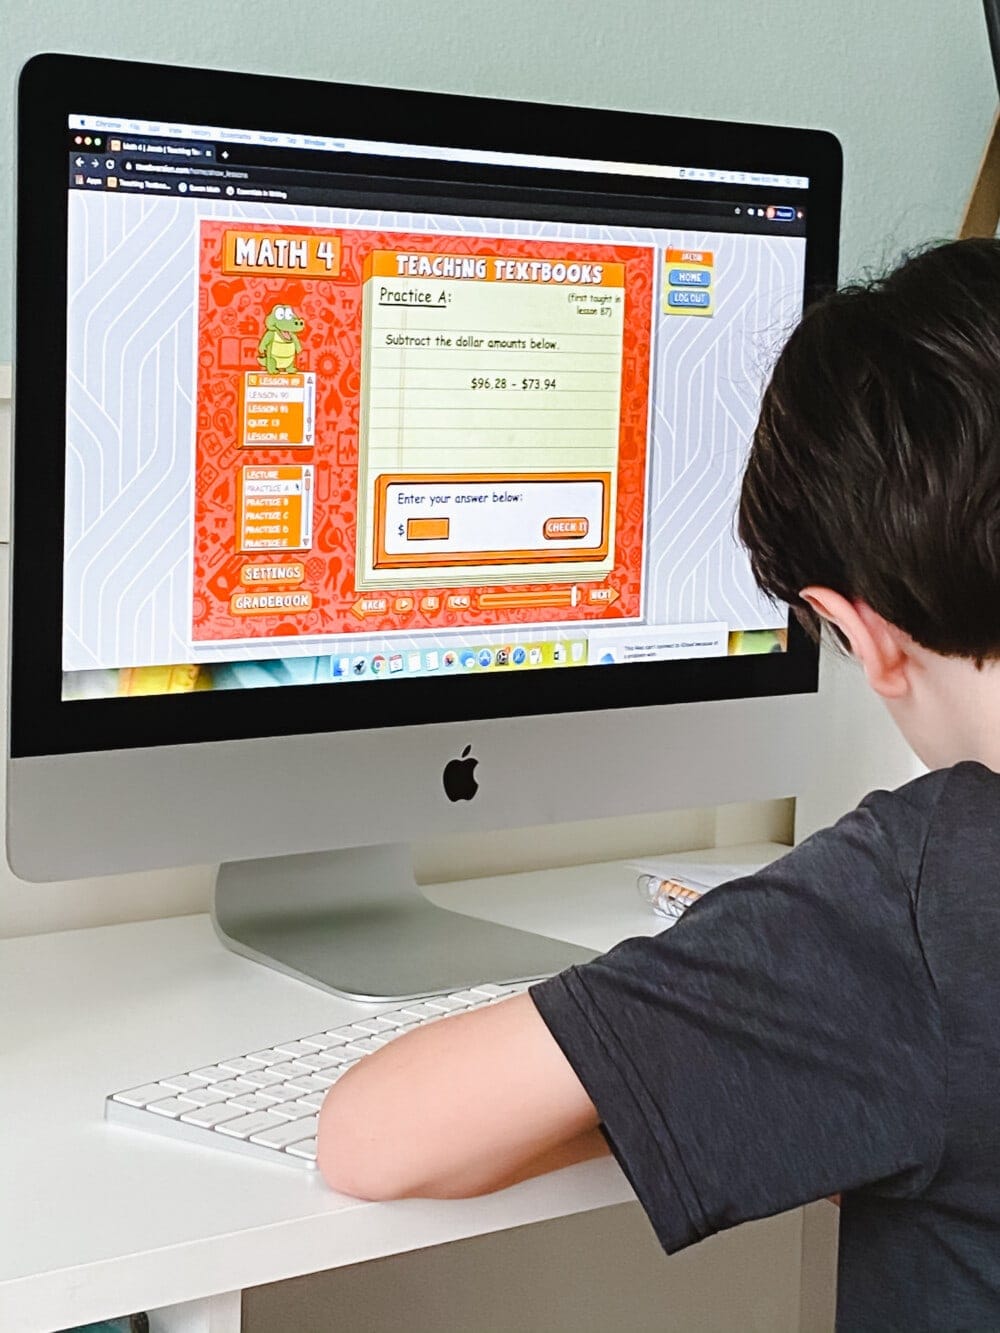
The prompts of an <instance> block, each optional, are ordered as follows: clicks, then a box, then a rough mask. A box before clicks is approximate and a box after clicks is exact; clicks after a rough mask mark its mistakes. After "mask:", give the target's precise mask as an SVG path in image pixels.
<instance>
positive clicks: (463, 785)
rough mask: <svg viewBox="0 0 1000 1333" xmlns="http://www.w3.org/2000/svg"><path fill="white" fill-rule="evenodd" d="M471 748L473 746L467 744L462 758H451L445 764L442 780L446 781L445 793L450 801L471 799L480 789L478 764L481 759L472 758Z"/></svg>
mask: <svg viewBox="0 0 1000 1333" xmlns="http://www.w3.org/2000/svg"><path fill="white" fill-rule="evenodd" d="M471 750H472V746H471V745H467V746H466V747H465V749H464V750H463V751H462V757H461V758H460V759H449V761H448V763H446V764H445V766H444V772H443V773H442V774H441V781H442V782H443V783H444V794H445V795H446V796H447V797H448V800H449V801H471V800H472V798H473V796H475V794H476V792H477V791H478V790H479V783H478V782H477V781H476V765H477V764H478V763H479V760H478V759H473V758H472V756H471V753H470V752H471Z"/></svg>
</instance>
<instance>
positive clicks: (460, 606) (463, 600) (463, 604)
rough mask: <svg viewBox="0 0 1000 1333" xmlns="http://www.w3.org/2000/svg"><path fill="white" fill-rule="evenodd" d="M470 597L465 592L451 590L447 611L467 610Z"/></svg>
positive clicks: (470, 602)
mask: <svg viewBox="0 0 1000 1333" xmlns="http://www.w3.org/2000/svg"><path fill="white" fill-rule="evenodd" d="M471 605H472V598H471V597H470V596H469V594H468V593H467V592H453V593H452V594H451V595H450V596H449V598H448V610H449V611H468V609H469V607H470V606H471Z"/></svg>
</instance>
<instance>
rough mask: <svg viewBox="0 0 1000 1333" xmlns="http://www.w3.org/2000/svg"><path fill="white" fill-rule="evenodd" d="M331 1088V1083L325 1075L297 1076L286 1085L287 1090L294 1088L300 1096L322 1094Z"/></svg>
mask: <svg viewBox="0 0 1000 1333" xmlns="http://www.w3.org/2000/svg"><path fill="white" fill-rule="evenodd" d="M329 1086H330V1083H329V1082H328V1081H327V1077H326V1076H324V1075H323V1074H297V1075H296V1076H295V1078H290V1079H289V1080H288V1082H287V1083H286V1084H285V1087H286V1088H294V1089H295V1090H296V1092H297V1093H298V1094H299V1095H301V1094H302V1093H303V1092H322V1091H323V1090H324V1089H325V1088H328V1087H329Z"/></svg>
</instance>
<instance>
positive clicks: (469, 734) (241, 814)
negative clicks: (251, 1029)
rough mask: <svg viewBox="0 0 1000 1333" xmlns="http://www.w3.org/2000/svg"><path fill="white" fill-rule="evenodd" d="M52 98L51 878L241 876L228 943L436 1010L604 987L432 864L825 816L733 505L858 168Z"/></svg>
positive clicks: (772, 138)
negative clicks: (726, 821)
mask: <svg viewBox="0 0 1000 1333" xmlns="http://www.w3.org/2000/svg"><path fill="white" fill-rule="evenodd" d="M18 115H19V121H18V182H17V194H18V203H17V291H16V324H17V333H16V366H15V393H14V408H15V451H14V538H13V541H14V548H13V560H12V569H13V574H12V628H11V673H10V727H9V763H8V830H7V831H8V854H9V859H10V862H11V865H12V867H13V869H14V870H15V871H16V872H17V873H18V874H19V875H20V876H21V877H23V878H25V879H28V880H36V881H37V880H51V879H57V878H66V877H80V876H92V875H100V874H110V873H113V872H116V871H125V870H133V869H142V868H153V867H165V866H173V865H180V864H194V863H204V862H210V863H215V862H220V863H222V868H221V871H220V874H219V879H218V883H217V888H216V895H215V904H214V916H215V922H216V926H217V929H218V931H219V934H220V936H221V937H222V938H223V939H224V940H225V941H226V943H227V944H228V945H229V946H230V947H231V948H233V949H235V950H237V951H239V952H241V953H243V954H246V955H248V956H250V957H254V958H257V959H259V960H261V961H262V962H266V963H269V964H270V965H272V966H275V967H278V968H281V969H283V970H285V971H287V972H290V973H292V974H294V975H296V976H299V977H302V978H304V979H307V980H309V981H312V982H314V983H316V984H318V985H321V986H324V987H327V988H329V989H330V990H333V991H336V992H338V993H341V994H348V995H353V996H360V997H366V998H384V997H389V996H396V997H413V996H418V995H422V994H431V993H437V992H442V991H445V990H448V989H449V988H455V987H459V986H462V985H468V984H470V983H474V982H477V981H483V980H488V979H494V980H512V979H519V980H523V979H526V978H532V977H537V976H541V975H544V974H546V973H548V972H551V971H554V970H556V969H558V968H560V967H562V966H564V965H567V964H570V963H572V962H573V961H575V960H577V959H579V958H582V957H585V956H587V954H586V952H585V951H584V950H581V949H576V948H573V947H571V946H569V945H566V944H563V943H562V942H559V941H554V940H546V939H543V938H540V937H536V936H534V935H531V934H530V933H528V932H518V931H513V930H508V929H506V928H504V927H500V926H497V925H493V924H491V923H487V922H483V921H479V920H476V919H473V918H472V917H470V916H463V915H460V914H458V913H452V912H446V911H443V910H441V909H439V908H436V907H434V906H432V905H431V904H430V903H429V902H427V900H426V899H425V898H424V897H423V896H422V895H421V894H420V893H419V891H418V889H417V887H416V885H415V882H414V878H413V874H412V869H411V866H410V860H409V851H408V847H409V845H410V844H411V843H412V842H413V841H414V840H417V839H426V838H428V837H431V836H434V837H440V836H443V835H447V834H450V833H460V832H463V833H468V832H473V831H476V830H487V829H502V828H508V827H523V826H531V825H541V824H545V823H549V822H553V821H560V822H563V821H573V820H584V819H592V818H598V817H609V816H614V815H621V814H626V813H637V812H643V811H655V810H665V809H668V808H671V807H682V806H688V807H690V806H697V805H708V804H711V805H717V804H721V803H724V802H728V801H737V800H748V799H764V798H770V797H778V796H787V795H793V794H795V792H796V791H798V790H800V789H801V786H802V784H803V781H804V777H805V774H806V772H807V765H808V760H809V754H810V744H811V735H812V724H813V721H814V713H815V709H816V699H815V690H816V682H817V651H816V648H815V645H814V644H812V643H811V642H810V641H808V639H807V638H806V636H805V635H804V633H803V632H802V631H801V629H800V628H799V626H798V625H797V623H796V622H795V621H794V619H790V618H789V614H788V609H787V608H786V607H782V606H774V605H772V604H770V603H768V602H767V601H765V600H764V599H763V598H762V597H761V596H760V595H759V594H758V592H757V590H756V588H755V586H754V582H753V579H752V577H751V573H750V569H749V565H748V562H747V559H746V557H745V555H744V553H743V552H742V550H741V548H740V546H739V544H738V542H737V540H736V537H735V533H734V515H735V507H736V502H737V498H738V494H739V485H740V476H741V471H742V466H743V462H744V459H745V456H746V451H747V447H748V443H749V439H750V436H751V432H752V429H753V425H754V420H755V413H756V408H757V404H758V401H759V396H760V392H761V389H762V385H763V381H764V378H765V376H766V374H767V371H768V367H769V365H770V363H771V361H772V359H773V357H774V355H775V353H776V352H777V350H778V348H779V347H780V345H781V342H782V340H783V339H784V338H785V337H786V336H787V334H788V332H789V330H790V329H791V328H792V326H793V325H794V324H795V322H796V320H797V319H798V318H799V316H800V314H801V311H802V308H803V303H804V302H805V301H807V300H808V299H809V296H810V294H811V293H812V292H814V291H816V290H817V289H819V288H821V287H823V286H827V285H829V284H831V283H832V282H833V281H834V279H835V269H836V253H837V238H838V219H839V200H840V176H841V166H840V150H839V146H838V144H837V142H836V140H835V139H834V138H832V137H831V136H830V135H828V134H825V133H821V132H816V131H807V130H799V129H790V128H780V127H768V126H755V125H736V124H727V123H717V122H709V121H696V120H686V119H677V118H670V117H665V116H655V115H640V114H633V113H625V112H618V111H596V110H586V109H582V108H570V107H557V106H544V105H535V104H530V103H524V102H502V101H493V100H486V99H479V98H470V97H458V96H450V95H442V94H433V93H425V92H401V91H393V90H388V89H379V88H364V87H354V86H348V85H337V84H329V85H327V84H321V83H312V82H304V81H299V80H292V79H283V78H265V77H260V76H250V75H238V74H232V73H223V72H217V71H208V70H190V69H180V68H172V67H163V66H155V65H142V64H130V63H123V62H116V61H106V60H99V59H91V58H85V57H75V56H74V57H71V56H55V55H47V56H41V57H38V58H36V59H34V60H32V61H31V62H30V63H29V64H28V65H27V66H26V67H25V69H24V71H23V73H22V77H21V82H20V90H19V112H18Z"/></svg>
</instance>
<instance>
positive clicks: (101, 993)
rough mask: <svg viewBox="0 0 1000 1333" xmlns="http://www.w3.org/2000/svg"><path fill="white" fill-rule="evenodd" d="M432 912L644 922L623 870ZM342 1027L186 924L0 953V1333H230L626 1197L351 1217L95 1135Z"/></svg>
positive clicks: (216, 1159) (348, 1014) (132, 1141)
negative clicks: (488, 1239) (432, 1254)
mask: <svg viewBox="0 0 1000 1333" xmlns="http://www.w3.org/2000/svg"><path fill="white" fill-rule="evenodd" d="M784 850H785V849H784V848H778V847H775V846H773V845H769V844H762V845H755V846H748V847H741V848H733V847H729V848H721V849H719V850H718V851H717V852H715V853H691V854H690V859H699V860H703V859H708V858H709V857H710V856H715V858H716V859H718V860H722V861H727V862H732V861H738V860H747V861H750V860H766V859H768V858H769V857H770V856H774V855H776V854H778V853H780V852H781V851H784ZM26 891H28V890H26ZM431 896H433V897H434V899H435V901H438V902H440V903H443V904H445V905H449V906H451V905H458V904H459V903H461V904H462V905H463V906H466V907H468V908H469V909H470V910H475V911H477V912H479V913H480V914H481V915H483V916H486V917H490V918H492V919H494V920H497V921H502V922H505V923H507V924H510V925H516V926H523V927H527V928H529V929H530V928H534V929H537V930H542V931H546V932H548V933H550V934H553V935H557V936H561V937H562V938H565V939H567V940H570V941H572V942H574V943H577V944H581V945H585V946H589V947H591V948H595V949H603V948H607V947H608V946H610V945H611V944H612V943H614V942H615V941H616V940H618V939H621V938H624V937H625V936H627V935H634V934H652V933H654V932H655V931H656V930H657V929H658V928H659V924H660V923H659V922H658V921H657V919H656V918H655V917H653V916H652V915H651V914H650V913H649V911H648V909H647V908H645V907H644V905H643V904H642V903H641V902H640V901H639V898H638V895H637V894H636V891H635V874H634V872H632V871H630V870H628V869H627V868H626V867H625V866H624V865H622V864H621V863H613V864H608V865H604V866H601V865H596V866H586V867H582V868H577V869H570V870H553V871H545V872H538V873H534V874H528V875H518V876H511V877H506V878H502V879H487V880H479V881H477V882H474V883H471V884H467V885H452V886H448V887H447V888H440V889H438V890H436V891H435V892H434V893H433V894H432V895H431ZM360 1012H377V1007H375V1006H361V1005H353V1004H350V1003H348V1002H346V1001H343V1000H338V999H336V998H334V997H332V996H330V995H327V994H325V993H324V992H322V991H319V990H316V989H315V988H313V987H310V986H306V985H303V984H302V983H300V982H297V981H294V980H292V979H290V978H288V977H285V976H282V975H281V974H279V973H277V972H273V971H270V970H268V969H265V968H262V967H259V966H258V965H256V964H254V963H251V962H249V961H247V960H245V959H243V958H239V957H237V956H235V955H234V954H231V953H229V952H228V951H227V950H225V949H224V948H223V947H222V946H221V945H220V944H219V943H218V942H217V940H216V938H215V936H214V934H213V931H212V928H211V925H210V923H209V921H208V918H207V917H203V916H192V917H178V918H174V919H170V920H164V921H154V922H144V923H138V924H132V925H124V926H108V927H102V928H99V929H94V930H84V931H69V932H65V933H62V934H56V935H41V936H33V937H28V938H23V939H17V940H7V941H0V1126H2V1130H3V1147H2V1151H0V1330H2V1333H31V1330H51V1329H57V1328H63V1327H67V1326H71V1325H74V1324H81V1323H85V1322H89V1321H91V1320H97V1319H100V1318H106V1317H112V1316H115V1315H120V1314H123V1313H128V1312H129V1311H131V1310H140V1309H142V1310H153V1309H157V1310H158V1311H159V1313H158V1316H157V1318H156V1319H155V1321H154V1324H155V1326H156V1328H158V1329H162V1330H184V1333H237V1331H238V1329H239V1319H240V1314H239V1311H240V1305H239V1292H240V1290H241V1289H242V1288H244V1287H248V1286H256V1285H258V1284H261V1283H265V1282H274V1281H278V1280H281V1279H284V1278H288V1277H293V1276H298V1275H300V1274H304V1273H311V1272H317V1271H320V1270H323V1269H329V1268H335V1267H338V1266H341V1265H344V1264H351V1263H357V1262H359V1261H362V1260H366V1259H372V1258H376V1257H380V1256H384V1255H389V1254H396V1253H402V1252H403V1251H407V1250H413V1249H417V1248H422V1247H426V1246H428V1245H436V1244H441V1243H443V1242H447V1241H453V1240H457V1239H460V1238H463V1237H469V1236H476V1235H482V1234H485V1233H487V1232H491V1231H499V1230H502V1229H504V1228H508V1227H516V1226H521V1225H523V1224H525V1223H530V1222H536V1221H541V1220H544V1219H549V1218H555V1217H561V1216H566V1215H568V1214H570V1213H576V1212H584V1211H587V1210H589V1209H594V1208H601V1207H604V1206H605V1205H608V1204H613V1203H620V1202H623V1201H625V1200H627V1199H629V1198H631V1197H632V1195H631V1191H630V1189H629V1187H628V1186H627V1185H626V1183H625V1181H624V1178H623V1177H622V1175H621V1173H620V1172H619V1170H618V1168H617V1166H616V1165H615V1164H614V1163H613V1162H612V1161H611V1160H603V1161H598V1162H588V1163H584V1164H582V1165H580V1166H576V1167H571V1168H569V1169H568V1170H565V1171H560V1172H558V1173H555V1174H553V1175H550V1176H546V1177H543V1178H540V1179H537V1180H532V1181H527V1182H525V1183H524V1184H522V1185H518V1186H515V1187H514V1188H513V1189H509V1190H506V1191H504V1192H502V1193H500V1194H495V1195H492V1196H489V1197H487V1198H481V1199H470V1200H460V1201H456V1202H436V1201H424V1200H408V1201H405V1202H400V1203H388V1204H368V1203H360V1202H358V1201H357V1200H354V1199H349V1198H346V1197H344V1196H342V1195H337V1194H333V1193H331V1192H330V1191H329V1190H327V1189H326V1187H325V1186H324V1185H323V1184H322V1183H321V1181H320V1180H319V1178H318V1177H317V1176H316V1175H315V1173H312V1172H308V1171H304V1170H296V1169H293V1168H291V1167H285V1166H281V1165H274V1166H271V1165H269V1164H266V1163H260V1164H258V1163H256V1162H253V1161H249V1160H247V1159H244V1158H241V1157H238V1156H235V1155H232V1156H231V1155H228V1154H226V1153H224V1152H218V1151H213V1150H210V1149H202V1148H194V1147H190V1146H188V1145H186V1144H179V1143H175V1142H171V1141H170V1140H169V1139H161V1138H159V1137H158V1136H153V1135H147V1134H143V1133H140V1132H138V1131H134V1130H128V1129H123V1128H121V1127H117V1126H110V1125H107V1124H106V1123H105V1122H104V1119H103V1100H104V1096H105V1094H106V1093H107V1092H109V1091H111V1090H113V1089H115V1088H124V1087H130V1086H135V1085H138V1084H141V1083H145V1082H148V1081H149V1080H150V1079H152V1078H155V1077H157V1076H160V1075H164V1074H168V1073H172V1072H174V1071H176V1070H178V1069H182V1068H191V1067H193V1066H195V1065H198V1064H208V1063H211V1062H213V1061H215V1060H217V1059H220V1058H223V1057H225V1056H227V1055H233V1054H235V1053H237V1052H240V1051H244V1050H251V1049H253V1048H254V1047H258V1046H266V1045H269V1044H271V1043H273V1042H276V1041H280V1040H282V1039H286V1038H288V1037H291V1036H297V1035H301V1034H302V1033H304V1032H309V1031H316V1030H317V1029H321V1028H329V1027H333V1026H336V1025H338V1024H341V1023H345V1022H348V1021H350V1020H351V1019H352V1018H353V1017H354V1016H355V1015H357V1014H358V1013H360ZM161 1307H162V1308H161Z"/></svg>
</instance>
